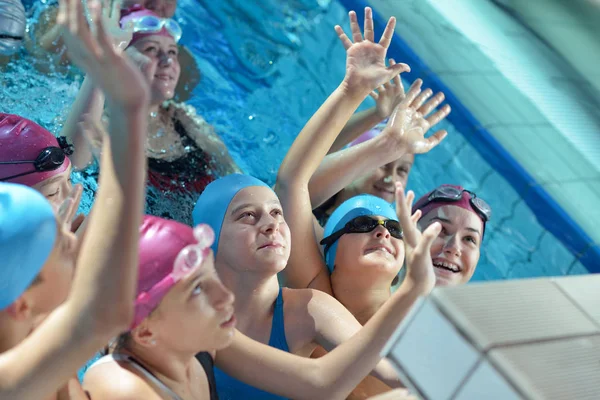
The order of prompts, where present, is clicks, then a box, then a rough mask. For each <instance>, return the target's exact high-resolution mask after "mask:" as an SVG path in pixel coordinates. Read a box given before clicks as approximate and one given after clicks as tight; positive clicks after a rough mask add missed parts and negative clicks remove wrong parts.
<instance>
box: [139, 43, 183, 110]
mask: <svg viewBox="0 0 600 400" xmlns="http://www.w3.org/2000/svg"><path fill="white" fill-rule="evenodd" d="M133 46H134V47H135V48H136V49H137V50H138V51H139V52H140V53H142V54H143V55H145V56H146V57H148V58H150V59H151V60H156V61H157V66H156V72H155V73H154V77H153V78H154V79H153V80H152V85H151V89H152V101H151V103H152V104H158V103H162V102H163V101H165V100H170V99H172V98H173V96H174V95H175V87H176V86H177V82H178V81H179V74H180V73H181V68H180V66H179V58H178V54H179V48H178V47H177V43H175V41H174V40H173V38H172V37H170V36H161V35H152V36H147V37H144V38H142V39H140V40H138V41H136V42H135V43H134V44H133Z"/></svg>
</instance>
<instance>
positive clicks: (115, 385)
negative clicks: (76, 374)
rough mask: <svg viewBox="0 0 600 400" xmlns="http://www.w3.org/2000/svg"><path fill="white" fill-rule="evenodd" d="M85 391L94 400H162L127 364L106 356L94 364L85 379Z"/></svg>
mask: <svg viewBox="0 0 600 400" xmlns="http://www.w3.org/2000/svg"><path fill="white" fill-rule="evenodd" d="M83 389H84V390H85V391H87V392H89V393H90V395H91V397H92V399H94V400H102V399H107V400H108V399H114V400H130V399H131V400H133V399H148V400H160V399H161V397H160V396H159V395H158V394H157V393H156V391H155V390H154V389H153V388H152V387H151V385H150V384H149V383H148V382H146V380H145V379H144V378H142V377H141V376H139V375H138V374H137V373H136V372H135V371H134V370H133V369H131V368H130V367H129V365H128V363H126V362H121V361H118V360H116V359H114V358H112V357H111V356H105V357H103V358H101V359H100V360H98V361H97V362H96V363H95V364H93V365H92V366H91V367H90V368H89V369H88V370H87V372H86V373H85V376H84V377H83Z"/></svg>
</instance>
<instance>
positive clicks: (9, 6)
mask: <svg viewBox="0 0 600 400" xmlns="http://www.w3.org/2000/svg"><path fill="white" fill-rule="evenodd" d="M26 24H27V20H26V18H25V8H24V7H23V4H22V3H21V0H0V55H3V56H10V55H12V54H14V53H16V52H17V51H18V50H19V48H20V47H21V43H22V42H23V36H24V35H25V25H26Z"/></svg>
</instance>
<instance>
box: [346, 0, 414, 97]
mask: <svg viewBox="0 0 600 400" xmlns="http://www.w3.org/2000/svg"><path fill="white" fill-rule="evenodd" d="M349 16H350V29H351V30H352V40H350V39H349V38H348V36H347V35H346V33H344V30H343V29H342V27H340V26H339V25H336V27H335V31H336V33H337V34H338V37H339V38H340V40H341V41H342V44H343V45H344V48H345V49H346V76H345V77H344V83H345V84H346V86H347V87H348V89H349V90H351V91H356V92H358V93H362V92H364V91H367V92H371V91H372V90H374V89H375V88H377V87H378V86H381V85H383V84H384V83H385V82H388V81H390V80H391V79H392V78H394V77H395V76H397V75H398V74H400V73H401V72H407V71H410V67H409V66H408V65H406V64H393V65H390V66H389V67H386V65H385V58H386V54H387V50H388V47H389V46H390V43H391V41H392V36H393V35H394V28H395V26H396V18H394V17H392V18H390V20H389V21H388V23H387V25H386V27H385V31H384V32H383V35H382V36H381V39H380V40H379V42H378V43H375V33H374V30H373V11H372V10H371V8H369V7H366V8H365V26H364V37H363V34H362V33H361V31H360V27H359V26H358V21H357V18H356V13H355V12H354V11H350V13H349Z"/></svg>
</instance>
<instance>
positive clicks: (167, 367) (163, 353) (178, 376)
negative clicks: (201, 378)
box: [118, 340, 205, 389]
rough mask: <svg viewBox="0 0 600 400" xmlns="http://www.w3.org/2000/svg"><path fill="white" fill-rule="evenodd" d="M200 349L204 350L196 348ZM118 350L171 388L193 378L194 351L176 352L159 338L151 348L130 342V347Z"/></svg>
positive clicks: (188, 381)
mask: <svg viewBox="0 0 600 400" xmlns="http://www.w3.org/2000/svg"><path fill="white" fill-rule="evenodd" d="M200 351H205V350H198V352H200ZM118 352H119V353H120V354H125V355H129V356H131V357H133V358H134V359H135V360H137V361H138V362H139V363H141V364H142V365H143V366H144V367H146V368H148V369H149V370H150V371H151V372H152V373H153V374H154V375H155V376H156V377H157V378H158V379H159V380H160V381H161V382H162V383H164V384H165V385H167V386H168V387H169V388H171V389H173V388H175V387H177V386H179V385H183V386H185V385H187V384H188V383H190V382H191V380H193V378H194V374H193V372H194V370H195V368H196V366H195V365H194V363H196V362H197V361H196V359H195V358H194V356H195V353H178V352H175V351H172V350H169V349H166V348H165V347H164V346H163V344H162V343H160V341H159V340H157V343H156V345H155V346H154V347H151V348H144V347H142V346H140V345H138V344H137V343H131V344H130V348H127V349H121V350H119V351H118Z"/></svg>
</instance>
